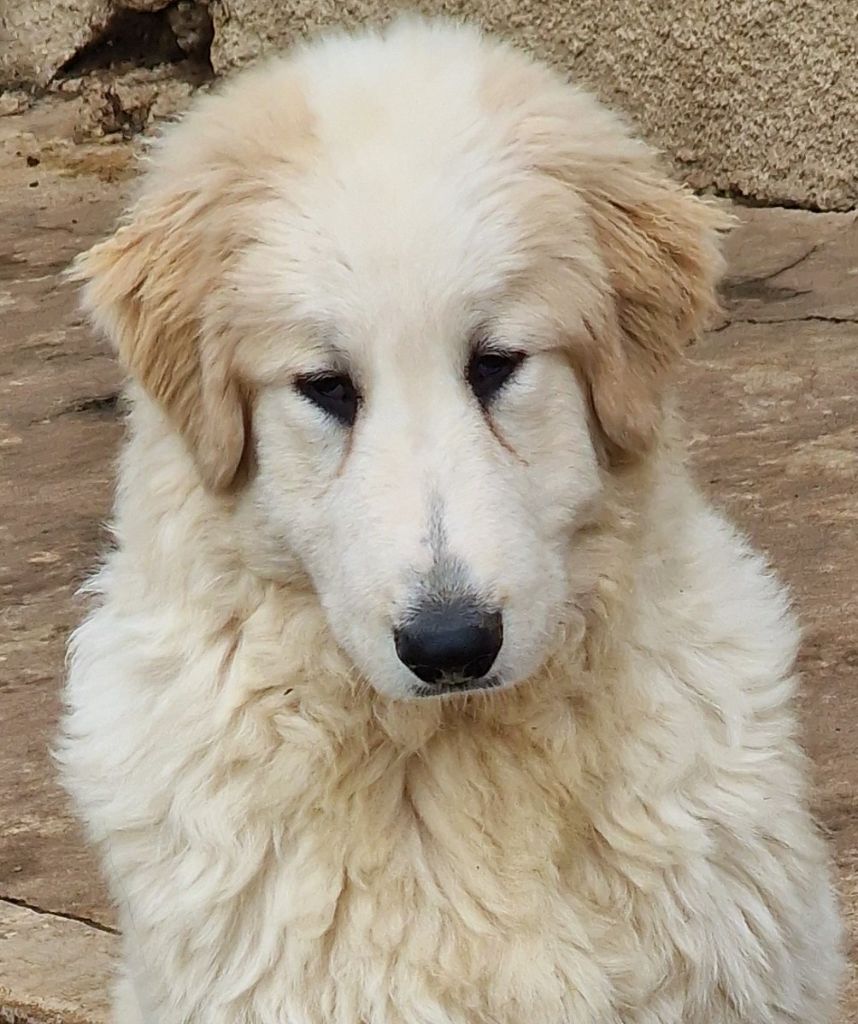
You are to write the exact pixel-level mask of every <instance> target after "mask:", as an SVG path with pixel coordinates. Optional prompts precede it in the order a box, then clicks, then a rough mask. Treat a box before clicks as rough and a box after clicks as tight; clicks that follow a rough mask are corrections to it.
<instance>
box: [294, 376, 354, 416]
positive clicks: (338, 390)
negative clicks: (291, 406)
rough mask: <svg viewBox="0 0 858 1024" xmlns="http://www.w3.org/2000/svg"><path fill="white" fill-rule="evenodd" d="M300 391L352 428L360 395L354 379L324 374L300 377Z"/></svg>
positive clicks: (298, 384)
mask: <svg viewBox="0 0 858 1024" xmlns="http://www.w3.org/2000/svg"><path fill="white" fill-rule="evenodd" d="M296 387H297V389H298V391H299V392H300V393H301V394H302V395H303V396H304V397H305V398H309V400H310V401H311V402H313V403H314V404H315V405H317V406H318V407H319V408H320V409H324V411H325V412H327V413H330V415H331V416H333V417H334V418H335V419H338V420H339V421H340V423H343V424H345V425H346V426H351V425H352V424H353V423H354V421H355V418H356V417H357V411H358V406H359V405H360V395H359V393H358V390H357V388H356V387H355V386H354V384H353V382H352V379H351V378H350V377H349V376H348V375H347V374H344V373H331V374H323V375H319V376H315V377H299V378H298V380H297V382H296Z"/></svg>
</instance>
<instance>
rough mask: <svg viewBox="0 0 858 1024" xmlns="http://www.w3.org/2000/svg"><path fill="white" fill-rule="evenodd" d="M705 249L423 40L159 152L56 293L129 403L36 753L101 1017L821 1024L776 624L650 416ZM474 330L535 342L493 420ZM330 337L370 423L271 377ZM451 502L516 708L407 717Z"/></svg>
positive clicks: (808, 841) (706, 301) (633, 170)
mask: <svg viewBox="0 0 858 1024" xmlns="http://www.w3.org/2000/svg"><path fill="white" fill-rule="evenodd" d="M723 224H724V219H723V217H722V216H721V215H720V214H719V213H718V211H717V210H716V209H715V208H713V207H711V206H709V205H707V204H705V203H703V202H701V201H699V200H696V199H694V197H692V196H690V195H688V194H686V193H684V192H683V191H682V190H681V189H679V188H677V187H676V186H673V185H671V184H670V183H669V182H667V181H666V179H664V177H663V176H662V175H661V172H660V171H659V170H658V168H657V165H656V163H655V161H654V159H653V157H652V154H651V153H650V152H649V151H648V150H647V149H646V148H645V147H644V146H642V145H641V144H639V143H637V142H634V141H633V140H632V139H631V138H630V136H629V135H628V132H627V130H626V129H625V127H624V126H623V125H622V124H621V123H620V122H619V121H618V120H616V119H615V118H613V117H612V116H611V115H610V114H608V113H606V112H605V111H603V110H602V109H601V108H600V107H598V105H597V104H596V103H595V102H594V101H592V100H591V99H590V98H588V97H587V96H586V95H584V94H582V93H580V92H578V91H577V90H575V89H573V88H571V87H569V86H567V85H566V84H564V83H563V82H561V81H560V80H559V79H558V78H556V77H555V76H553V75H552V74H551V73H550V72H548V71H547V70H545V69H543V68H541V67H540V66H538V65H535V64H532V63H531V62H529V61H527V60H526V59H525V58H523V57H521V56H518V55H516V54H515V53H513V52H511V51H509V50H508V49H506V48H504V47H502V46H499V45H497V44H494V43H489V42H486V41H485V40H482V39H481V38H480V37H479V36H478V35H477V34H476V33H474V32H471V31H468V30H465V29H458V28H452V27H448V26H445V25H426V24H424V23H421V22H405V23H400V24H398V25H397V26H395V27H394V28H393V29H390V30H389V31H388V32H387V33H386V34H385V35H383V36H375V35H372V34H366V35H363V36H360V37H357V38H354V39H350V38H347V37H333V38H332V39H329V40H327V41H325V42H322V43H318V44H315V45H314V46H311V47H309V48H307V49H304V50H301V51H299V52H297V53H296V54H295V55H293V56H292V57H290V58H289V59H287V60H284V61H279V62H274V63H271V64H268V65H265V66H263V67H262V68H261V69H258V70H256V71H253V72H250V73H249V74H247V75H245V76H240V77H239V78H238V79H237V81H236V82H235V83H234V84H231V85H229V86H228V87H227V88H226V89H225V91H224V92H223V94H222V95H218V96H215V97H211V98H207V99H205V100H203V101H202V102H201V103H199V105H198V106H197V108H196V109H195V110H194V111H192V112H191V113H190V114H189V115H188V117H187V118H186V119H185V121H184V122H183V123H182V124H180V125H179V126H177V127H176V128H175V129H173V130H171V131H170V132H169V133H168V135H167V138H166V140H165V142H163V143H162V144H161V145H160V147H159V148H158V150H157V151H156V153H155V155H154V158H153V166H152V168H151V170H150V172H149V174H148V176H147V178H146V180H145V182H144V186H143V192H142V194H141V198H140V199H139V201H138V202H137V204H135V206H134V207H133V208H132V210H131V212H130V214H129V218H128V222H127V223H126V225H125V226H124V227H123V228H121V229H120V230H119V232H118V233H117V234H116V235H115V236H114V238H113V239H111V240H109V241H107V242H105V243H103V244H102V245H101V246H98V247H96V248H95V249H94V250H92V251H91V252H90V253H89V254H86V255H85V256H84V257H83V258H82V260H81V262H80V264H79V269H78V274H79V276H80V277H81V278H82V279H84V280H86V281H87V282H88V283H87V289H86V303H87V306H88V308H89V310H90V311H91V313H92V314H93V316H94V318H95V320H96V322H97V323H98V324H99V325H100V326H102V327H103V328H104V329H105V330H106V331H107V332H108V334H109V335H110V337H111V338H112V339H113V340H114V342H115V344H116V346H117V348H118V351H119V354H120V357H121V358H122V359H123V361H124V363H125V365H126V366H127V367H128V369H129V372H130V374H131V376H132V378H133V381H134V383H133V384H132V387H131V398H132V411H131V414H130V418H129V430H130V440H129V443H128V445H127V447H126V449H125V451H124V453H123V456H122V461H121V470H120V483H119V489H118V498H117V506H116V512H115V520H114V522H115V526H114V529H115V536H116V546H115V549H114V550H113V551H112V552H111V553H110V555H109V556H108V558H107V561H106V564H105V566H104V568H103V569H102V570H101V572H100V573H99V574H98V576H97V577H96V578H95V580H94V581H93V583H92V584H91V586H90V588H89V589H90V592H91V594H92V597H93V600H94V603H95V608H94V610H93V612H92V613H91V615H90V616H89V618H88V619H87V621H86V622H85V623H84V624H83V625H82V626H81V627H80V629H79V630H78V631H77V633H76V634H75V637H74V640H73V642H72V648H71V668H70V674H69V681H68V687H67V694H66V695H67V702H68V712H67V715H66V718H65V722H64V734H63V740H62V743H61V747H60V751H59V756H60V759H61V762H62V765H63V773H64V778H65V781H66V785H67V786H68V788H69V789H70V791H71V792H72V794H73V795H74V797H75V799H76V802H77V805H78V807H79V809H80V812H81V814H82V816H83V817H84V819H85V820H86V822H87V824H88V827H89V831H90V835H91V837H92V839H93V841H94V842H96V843H97V844H99V846H100V848H101V850H102V851H103V859H104V867H105V870H106V873H107V876H108V878H109V881H110V885H111V888H112V891H113V894H114V896H115V898H116V900H117V903H118V905H119V909H120V914H121V920H122V929H123V934H124V941H125V948H126V960H125V970H124V974H123V978H122V980H121V982H120V985H119V991H118V996H117V1009H116V1020H117V1022H119V1024H740V1022H741V1024H830V1022H832V1021H833V1019H834V1017H833V1014H834V1006H835V997H836V989H837V983H838V978H839V975H840V969H841V958H840V951H839V925H838V917H837V912H836V908H835V905H834V900H833V897H832V890H831V886H830V881H829V872H828V862H827V856H826V851H825V849H824V847H823V844H822V843H821V841H820V839H819V837H818V835H817V833H816V830H815V828H814V825H813V823H812V821H811V818H810V815H809V812H808V807H807V799H808V798H807V782H806V767H805V763H804V760H803V757H802V755H801V753H800V751H799V748H798V746H797V745H796V739H795V731H796V725H795V719H794V715H793V711H792V706H791V702H792V693H793V686H794V680H793V662H794V657H795V651H796V642H797V632H796V628H795V625H794V623H793V620H792V617H791V615H790V612H789V609H788V605H787V600H786V598H785V596H784V594H783V592H782V591H781V589H780V587H779V586H778V585H777V583H776V582H775V581H774V580H773V578H772V577H771V575H770V573H769V572H768V570H767V569H766V567H765V565H764V564H763V563H762V561H761V560H760V559H759V558H758V557H757V556H756V555H754V554H753V553H752V552H751V551H749V550H748V548H747V546H746V545H745V543H744V542H743V540H742V539H741V538H739V537H738V536H737V534H736V533H735V532H734V531H733V530H732V529H731V527H730V526H729V525H727V524H726V523H725V522H724V520H723V519H722V518H721V517H720V516H719V515H718V514H717V513H715V512H713V511H712V510H711V509H709V508H708V507H707V505H706V504H705V502H704V501H703V500H702V499H701V498H700V497H699V495H698V494H697V492H696V490H695V489H694V486H693V485H692V483H691V482H690V480H689V477H688V474H687V472H686V470H685V468H684V464H683V453H682V444H681V440H680V438H681V427H680V426H679V425H678V424H676V423H675V422H674V421H673V419H672V417H671V416H670V415H669V413H667V412H665V410H666V409H669V406H670V400H669V387H670V377H671V371H672V369H673V367H674V366H675V363H676V361H677V359H678V354H679V352H680V350H681V347H682V345H683V344H684V343H685V342H686V341H687V340H688V339H689V337H690V336H691V335H692V334H693V333H694V332H695V331H696V330H697V329H699V327H700V325H701V324H702V322H703V319H704V317H705V315H706V312H707V309H708V308H709V307H710V305H711V304H712V300H713V288H714V283H715V279H716V277H717V274H718V272H719V269H720V263H719V258H718V255H717V239H716V231H717V230H718V229H719V228H720V227H722V226H723ZM486 323H489V324H490V327H491V330H492V331H494V332H495V333H497V334H498V335H499V336H500V337H501V338H502V340H504V341H505V342H506V343H508V344H511V343H515V345H517V346H518V347H519V348H521V349H523V350H524V351H526V353H527V356H528V358H527V359H526V361H525V362H524V363H523V364H522V367H521V370H520V372H519V373H518V375H517V376H516V378H515V380H514V381H513V382H512V383H511V384H510V386H509V387H508V388H507V389H505V390H504V392H503V394H502V395H501V396H500V398H499V399H498V402H497V403H496V405H493V406H492V407H491V409H490V410H489V413H487V414H484V413H483V411H482V410H480V409H479V407H478V406H477V404H476V403H475V402H474V401H473V400H472V398H471V396H469V395H468V393H467V389H466V387H465V386H464V382H463V379H462V374H463V369H462V367H463V365H464V361H465V360H466V359H467V338H468V335H469V333H471V332H472V331H473V330H474V329H476V328H479V329H480V330H484V329H486V328H485V324H486ZM332 343H336V345H337V350H338V351H341V350H343V349H345V351H346V353H347V358H348V360H349V365H350V366H352V367H354V368H355V371H354V372H355V373H357V374H358V375H359V376H360V379H361V381H362V384H363V387H364V389H365V405H364V407H363V408H362V410H361V413H360V416H359V418H358V421H357V423H356V425H355V427H354V429H353V430H352V431H351V432H349V431H346V430H344V429H343V428H342V427H339V426H337V425H333V424H331V423H330V422H329V421H328V420H327V419H326V418H325V417H324V416H322V415H320V414H318V412H317V411H315V410H313V409H312V408H310V406H309V404H308V403H307V401H306V399H304V398H302V397H300V396H299V395H298V394H297V393H296V392H295V390H294V387H293V384H292V381H293V378H294V374H295V373H296V372H301V371H304V370H307V369H308V368H309V369H312V368H314V367H317V366H318V365H319V362H320V360H321V361H324V360H330V359H331V358H333V355H332V350H331V345H332ZM338 358H339V357H338ZM430 506H431V507H432V508H433V509H434V510H435V511H434V512H433V513H432V515H440V516H441V518H442V520H443V530H444V543H445V544H447V545H449V546H450V549H451V551H452V553H453V554H454V555H455V557H456V559H458V560H459V562H461V563H462V564H463V565H465V566H466V567H467V569H468V571H469V573H471V574H472V576H473V579H474V580H475V581H476V585H478V586H479V587H480V588H482V590H483V591H484V592H486V593H489V594H491V595H492V597H493V598H494V599H495V600H497V601H499V602H500V603H501V604H502V606H503V612H504V621H505V640H504V646H503V649H502V651H501V655H500V657H499V662H498V665H499V668H498V676H499V680H500V686H499V688H498V689H496V690H493V691H486V692H476V693H472V694H469V695H463V696H458V697H455V696H454V697H450V698H446V699H442V698H430V699H422V700H421V699H414V694H413V687H412V684H413V681H414V680H413V677H410V675H409V673H408V672H407V670H406V669H404V667H403V666H401V665H399V664H398V663H397V661H396V657H395V654H394V653H393V649H392V641H391V639H390V628H391V623H392V622H395V621H396V616H397V615H400V614H402V613H403V610H404V609H407V607H408V601H409V593H410V591H409V587H410V586H412V584H413V582H414V580H416V579H422V578H423V574H425V573H426V572H427V571H428V570H429V568H430V565H429V562H428V561H427V559H429V558H430V555H431V552H428V548H427V542H426V541H425V534H426V531H427V529H428V526H427V523H428V518H427V517H428V516H429V512H428V511H427V510H428V509H429V508H430ZM438 508H440V509H441V512H440V513H439V512H438Z"/></svg>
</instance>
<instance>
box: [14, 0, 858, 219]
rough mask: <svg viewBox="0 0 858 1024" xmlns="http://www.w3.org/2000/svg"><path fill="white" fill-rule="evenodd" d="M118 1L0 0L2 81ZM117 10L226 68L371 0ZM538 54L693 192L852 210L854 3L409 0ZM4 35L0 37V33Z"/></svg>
mask: <svg viewBox="0 0 858 1024" xmlns="http://www.w3.org/2000/svg"><path fill="white" fill-rule="evenodd" d="M111 6H112V7H113V8H114V9H115V7H116V6H117V4H116V3H115V0H79V2H74V0H30V2H28V0H0V81H3V80H4V79H5V81H6V82H10V81H17V82H27V83H30V82H37V83H39V84H41V85H45V84H46V83H47V82H49V81H50V79H51V77H52V76H53V75H54V74H55V73H56V71H57V69H58V68H59V67H60V66H61V64H62V63H63V62H64V61H65V60H68V58H69V57H70V56H72V55H73V54H74V52H75V51H76V50H77V49H78V48H79V47H80V46H81V45H82V43H83V42H85V41H86V40H87V39H90V38H94V37H97V36H98V33H99V32H100V31H101V30H102V29H103V28H104V26H105V25H106V24H107V23H108V20H109V13H110V10H111ZM122 6H125V7H133V8H136V9H138V10H150V11H152V10H163V12H164V15H165V18H167V16H168V15H169V18H170V19H171V23H178V22H179V21H180V20H181V16H182V14H183V12H184V14H185V15H187V14H188V13H190V14H192V15H193V14H194V11H193V10H192V9H193V8H197V9H198V10H197V11H196V13H197V14H201V15H202V16H204V17H208V18H210V19H211V21H212V23H213V30H214V36H213V40H212V44H211V52H210V56H211V62H212V65H213V67H214V69H215V71H216V72H218V73H223V72H226V71H229V70H232V69H233V68H235V67H237V66H239V65H241V64H243V63H246V62H247V61H249V60H251V59H253V58H254V57H256V56H258V55H259V54H262V53H265V52H269V51H271V50H276V49H278V48H282V47H284V46H286V45H288V44H289V43H290V42H292V41H293V40H295V39H296V38H298V37H300V36H302V35H304V34H308V33H311V32H313V31H316V30H317V29H318V28H319V26H323V25H330V24H347V25H354V24H358V23H361V22H365V21H378V20H383V19H385V18H387V17H389V16H390V14H391V13H393V12H395V11H397V10H400V9H402V8H403V7H404V6H405V5H402V4H399V3H395V4H391V3H388V2H384V0H343V2H336V0H292V2H288V0H285V2H275V0H210V2H206V3H202V2H199V0H198V2H196V3H195V2H193V0H179V2H175V0H174V2H173V3H164V0H127V2H126V3H124V4H123V5H122ZM408 6H409V7H412V8H413V7H415V6H416V7H419V8H420V9H422V10H424V11H426V12H429V13H438V12H443V13H447V14H452V15H454V16H462V15H465V16H468V17H471V18H475V19H477V20H478V21H480V22H481V23H482V24H483V25H485V26H487V27H489V28H490V29H492V30H494V31H497V32H499V33H501V34H503V35H505V36H507V37H509V38H511V39H513V40H515V41H517V42H519V43H520V44H522V45H523V46H525V47H526V48H528V49H530V50H532V51H534V52H536V53H538V54H540V55H542V56H545V57H547V58H549V59H550V60H552V61H553V62H555V63H556V64H558V65H559V66H560V67H562V68H563V69H564V70H566V71H568V72H569V73H570V74H571V75H572V76H573V77H574V78H575V79H576V80H578V81H580V82H582V83H584V84H587V85H589V86H591V87H592V88H594V89H595V91H596V92H597V93H598V94H599V95H600V96H601V97H602V98H603V99H605V100H606V101H607V102H609V103H610V104H612V105H613V106H615V107H617V108H619V109H622V110H625V111H626V112H627V113H628V114H630V115H631V116H632V117H633V118H634V120H635V121H636V122H637V123H638V124H639V126H640V128H641V130H642V132H643V133H644V134H645V135H646V136H647V137H648V138H649V139H650V140H651V141H652V142H654V143H655V144H656V145H658V146H660V147H662V148H664V149H665V150H666V151H667V153H668V154H669V155H670V157H671V158H672V159H673V160H674V161H675V163H676V166H677V168H678V171H679V173H680V174H681V175H682V176H683V177H685V178H686V180H688V181H689V182H690V183H691V184H692V185H693V186H694V187H696V188H707V187H713V188H715V189H718V190H721V191H725V192H729V193H732V194H734V195H741V196H745V197H748V198H749V199H753V200H759V201H760V202H764V203H772V204H785V205H800V206H807V207H811V208H822V209H829V210H830V209H847V208H851V207H854V206H855V205H856V204H858V155H856V154H858V98H856V97H858V0H684V2H683V0H665V2H656V0H418V3H416V4H411V5H408ZM4 35H5V39H4V38H3V37H4Z"/></svg>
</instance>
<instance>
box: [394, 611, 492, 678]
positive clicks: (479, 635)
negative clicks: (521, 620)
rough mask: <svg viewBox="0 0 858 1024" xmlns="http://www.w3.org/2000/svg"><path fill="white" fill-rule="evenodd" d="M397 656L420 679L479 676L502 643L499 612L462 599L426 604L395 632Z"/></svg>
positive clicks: (489, 666)
mask: <svg viewBox="0 0 858 1024" xmlns="http://www.w3.org/2000/svg"><path fill="white" fill-rule="evenodd" d="M395 641H396V653H397V655H398V656H399V660H400V661H401V662H402V663H403V664H404V665H407V666H408V668H410V669H411V671H412V672H413V673H414V675H416V676H417V677H418V678H419V679H422V680H423V682H424V683H437V682H439V680H442V679H443V678H444V677H445V676H450V677H453V679H455V680H461V681H463V682H464V681H467V680H472V679H479V678H481V677H482V676H484V675H485V674H486V673H487V672H488V670H489V669H490V668H491V667H492V664H493V663H494V660H495V658H496V657H497V655H498V651H499V650H500V649H501V644H502V643H503V621H502V619H501V614H500V612H492V611H486V610H484V609H482V608H479V607H477V606H476V605H473V604H470V603H468V602H465V601H461V602H451V603H446V604H428V605H426V606H425V607H423V608H421V609H419V610H418V611H417V614H416V615H414V616H413V618H411V619H409V621H408V622H407V623H406V624H405V625H404V626H403V627H402V628H401V629H399V630H397V631H396V634H395Z"/></svg>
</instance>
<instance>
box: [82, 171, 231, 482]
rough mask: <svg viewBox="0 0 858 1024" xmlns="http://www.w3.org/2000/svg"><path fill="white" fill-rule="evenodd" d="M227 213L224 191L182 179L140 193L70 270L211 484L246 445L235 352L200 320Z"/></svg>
mask: <svg viewBox="0 0 858 1024" xmlns="http://www.w3.org/2000/svg"><path fill="white" fill-rule="evenodd" d="M230 220H231V217H230V212H229V210H228V209H225V208H224V201H223V195H222V194H220V195H214V194H213V195H211V196H208V197H206V195H205V194H204V193H203V191H202V190H201V189H200V188H196V189H191V188H183V189H179V190H174V191H171V192H170V193H168V194H166V195H164V194H163V193H159V194H156V195H154V196H150V197H146V198H144V199H143V200H141V201H140V202H139V203H138V204H137V206H136V207H135V208H134V209H133V210H132V212H131V216H130V220H129V222H128V223H127V224H126V225H125V226H123V227H121V228H119V230H118V231H117V232H116V234H115V235H114V236H113V237H112V238H110V239H108V240H107V241H106V242H102V243H100V244H99V245H96V246H94V247H93V248H92V249H90V250H89V252H86V253H84V254H82V255H81V256H79V257H78V259H77V261H76V263H75V266H74V267H73V271H72V274H73V276H74V277H75V278H77V279H78V280H81V281H85V282H86V287H85V289H84V307H85V309H86V310H87V312H89V314H90V315H91V316H92V318H93V321H94V322H95V323H96V324H97V325H98V326H99V327H100V328H102V329H103V330H104V331H105V332H106V333H107V334H108V336H109V337H110V339H111V340H112V342H113V344H114V345H115V347H116V349H117V352H118V354H119V357H120V359H121V360H122V362H123V364H124V365H125V367H126V368H127V369H128V371H129V372H130V374H131V375H132V376H133V377H134V379H136V380H137V381H138V382H139V383H140V384H141V385H142V386H143V387H144V388H145V389H146V391H147V392H148V393H149V394H150V395H152V397H153V398H155V399H156V400H157V401H158V402H159V403H160V405H161V407H162V408H163V409H164V411H165V412H166V414H167V416H168V417H169V419H170V421H171V422H172V423H173V425H174V426H175V428H176V429H177V430H178V431H179V433H180V434H181V435H182V436H183V437H184V439H185V441H186V443H187V445H188V447H189V449H190V451H191V453H192V454H193V456H194V460H195V462H196V464H197V467H198V469H199V472H200V475H201V477H202V479H203V481H204V483H205V484H206V486H207V487H209V488H211V489H212V490H222V489H224V488H226V487H228V486H229V485H230V484H231V483H232V481H233V479H234V477H235V474H236V472H237V470H238V466H239V463H240V462H241V457H242V453H243V451H244V445H245V424H244V419H245V413H244V407H243V402H242V395H241V390H240V387H239V384H238V382H237V381H236V380H235V379H234V376H233V374H232V372H231V365H230V364H231V356H232V353H231V352H230V351H229V350H228V348H227V347H226V345H225V344H224V343H223V342H222V340H221V339H218V338H217V337H211V336H209V335H208V334H207V331H206V324H205V310H206V303H207V299H208V297H209V296H210V295H212V293H213V292H214V291H215V290H216V289H217V288H218V285H219V284H220V283H221V281H222V279H223V275H224V272H225V267H226V261H227V259H228V256H229V248H230V238H229V222H230Z"/></svg>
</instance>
